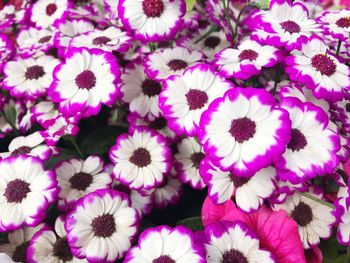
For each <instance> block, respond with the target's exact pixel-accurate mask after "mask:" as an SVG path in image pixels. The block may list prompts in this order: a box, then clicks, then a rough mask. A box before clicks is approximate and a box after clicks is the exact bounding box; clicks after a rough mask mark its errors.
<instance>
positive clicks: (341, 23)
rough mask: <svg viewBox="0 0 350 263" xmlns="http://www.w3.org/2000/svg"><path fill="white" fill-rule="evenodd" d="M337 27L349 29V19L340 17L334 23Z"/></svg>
mask: <svg viewBox="0 0 350 263" xmlns="http://www.w3.org/2000/svg"><path fill="white" fill-rule="evenodd" d="M335 23H336V24H337V26H338V27H342V28H348V27H350V17H342V18H340V19H338V21H337V22H335Z"/></svg>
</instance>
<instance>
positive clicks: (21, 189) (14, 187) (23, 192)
mask: <svg viewBox="0 0 350 263" xmlns="http://www.w3.org/2000/svg"><path fill="white" fill-rule="evenodd" d="M29 192H30V188H29V184H28V183H27V182H25V181H23V180H20V179H15V180H13V181H11V182H9V183H8V184H7V187H6V190H5V193H4V196H5V197H6V199H7V202H9V203H21V202H22V200H23V199H24V198H26V196H27V194H28V193H29Z"/></svg>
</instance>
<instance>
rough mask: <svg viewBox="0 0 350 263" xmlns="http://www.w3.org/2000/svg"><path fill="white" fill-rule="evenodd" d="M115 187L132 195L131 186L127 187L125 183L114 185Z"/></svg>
mask: <svg viewBox="0 0 350 263" xmlns="http://www.w3.org/2000/svg"><path fill="white" fill-rule="evenodd" d="M113 189H114V190H117V191H119V192H122V193H125V194H127V195H130V193H131V190H130V188H129V187H127V186H126V185H123V184H118V185H114V186H113Z"/></svg>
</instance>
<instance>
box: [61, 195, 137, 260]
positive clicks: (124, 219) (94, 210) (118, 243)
mask: <svg viewBox="0 0 350 263" xmlns="http://www.w3.org/2000/svg"><path fill="white" fill-rule="evenodd" d="M138 227H139V217H138V213H137V212H136V210H135V209H133V208H132V207H131V205H130V200H129V198H128V197H127V195H125V194H123V193H120V192H117V191H114V190H97V191H95V192H93V193H90V194H88V195H87V196H85V197H83V198H82V199H80V200H79V202H78V204H77V205H76V207H75V209H74V210H73V211H72V212H71V213H70V214H69V215H68V216H67V219H66V222H65V229H66V231H67V241H68V244H69V246H70V248H71V251H72V253H73V255H74V256H75V257H77V258H81V259H83V258H86V259H87V260H88V261H89V262H92V263H97V262H106V263H112V262H115V261H116V260H117V259H120V258H122V257H123V256H124V255H125V253H126V252H127V251H128V249H129V248H130V247H131V242H132V240H133V238H134V236H135V235H136V233H137V230H138Z"/></svg>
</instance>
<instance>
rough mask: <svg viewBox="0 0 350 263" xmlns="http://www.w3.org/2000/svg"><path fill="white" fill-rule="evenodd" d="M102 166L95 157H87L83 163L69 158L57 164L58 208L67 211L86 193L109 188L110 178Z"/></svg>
mask: <svg viewBox="0 0 350 263" xmlns="http://www.w3.org/2000/svg"><path fill="white" fill-rule="evenodd" d="M103 165H104V163H103V160H102V159H101V158H100V157H98V156H95V155H92V156H89V157H88V158H87V159H86V160H85V161H84V160H81V159H76V158H71V159H68V160H65V161H62V162H60V163H59V164H57V165H56V167H55V173H56V175H57V181H58V189H59V192H58V207H59V208H60V209H61V210H64V211H65V210H68V211H69V210H71V209H72V208H73V207H74V205H75V204H76V202H77V201H78V200H79V199H80V198H81V197H83V196H85V195H87V194H88V193H91V192H93V191H95V190H98V189H105V188H110V186H111V184H112V177H111V175H110V174H109V173H106V172H104V171H103Z"/></svg>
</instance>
